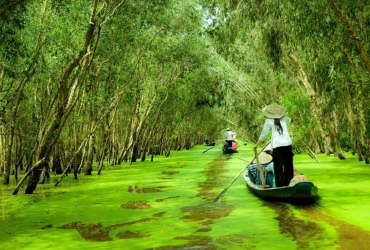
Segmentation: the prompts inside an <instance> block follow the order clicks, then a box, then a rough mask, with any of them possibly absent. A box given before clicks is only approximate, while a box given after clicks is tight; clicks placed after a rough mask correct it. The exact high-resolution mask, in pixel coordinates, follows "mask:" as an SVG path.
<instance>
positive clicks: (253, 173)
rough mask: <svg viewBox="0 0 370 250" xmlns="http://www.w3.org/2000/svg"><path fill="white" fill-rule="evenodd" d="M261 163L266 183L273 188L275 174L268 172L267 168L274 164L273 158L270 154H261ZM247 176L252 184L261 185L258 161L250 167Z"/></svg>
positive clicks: (259, 156)
mask: <svg viewBox="0 0 370 250" xmlns="http://www.w3.org/2000/svg"><path fill="white" fill-rule="evenodd" d="M258 159H259V162H260V164H261V167H262V170H263V172H264V177H263V178H265V183H266V185H268V186H269V187H272V186H273V179H274V178H273V174H272V172H266V171H265V168H266V167H267V166H268V165H269V164H270V163H272V156H271V155H270V154H267V153H266V152H261V153H260V154H259V155H258ZM247 175H248V177H249V179H250V180H251V182H253V183H254V184H255V185H261V184H262V182H261V177H260V171H259V169H258V165H257V162H256V160H253V162H252V163H251V164H250V165H249V166H248V170H247Z"/></svg>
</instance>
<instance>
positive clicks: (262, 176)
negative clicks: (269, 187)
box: [254, 149, 266, 189]
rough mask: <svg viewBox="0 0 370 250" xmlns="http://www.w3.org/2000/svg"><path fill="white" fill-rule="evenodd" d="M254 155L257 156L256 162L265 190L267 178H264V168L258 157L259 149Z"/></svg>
mask: <svg viewBox="0 0 370 250" xmlns="http://www.w3.org/2000/svg"><path fill="white" fill-rule="evenodd" d="M260 153H261V152H260ZM254 155H255V158H256V161H257V166H258V169H259V170H260V178H261V184H262V185H261V188H262V189H263V188H264V187H265V184H266V183H265V177H264V174H263V169H262V166H261V163H260V159H259V157H258V155H257V149H254Z"/></svg>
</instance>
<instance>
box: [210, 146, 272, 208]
mask: <svg viewBox="0 0 370 250" xmlns="http://www.w3.org/2000/svg"><path fill="white" fill-rule="evenodd" d="M269 144H270V142H269V143H267V144H266V145H265V146H264V147H263V148H262V150H261V151H260V153H261V152H262V151H263V150H264V149H265V148H266V147H267V145H269ZM256 151H257V150H256ZM260 153H258V154H260ZM256 156H257V154H256V155H255V156H254V157H253V159H252V160H251V161H250V163H249V164H248V165H247V166H245V167H244V168H243V169H242V170H241V171H240V172H239V173H238V174H237V175H236V176H235V177H234V179H233V180H232V181H231V182H230V184H229V185H228V186H227V187H226V188H225V189H224V190H222V192H221V193H220V194H219V195H218V196H217V197H216V199H215V200H214V201H213V202H217V201H218V200H219V199H220V198H221V196H222V195H224V193H226V191H227V190H228V189H229V187H231V185H232V184H233V183H234V182H235V181H236V179H238V177H239V176H240V175H241V174H242V173H243V172H244V171H245V170H246V169H247V167H248V166H249V165H251V164H252V162H253V161H254V159H256ZM257 159H258V157H257ZM257 164H258V163H257Z"/></svg>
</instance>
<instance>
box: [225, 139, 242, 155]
mask: <svg viewBox="0 0 370 250" xmlns="http://www.w3.org/2000/svg"><path fill="white" fill-rule="evenodd" d="M232 145H233V146H232V147H228V146H227V144H224V146H223V147H222V152H223V153H224V154H231V153H238V143H236V141H233V144H232Z"/></svg>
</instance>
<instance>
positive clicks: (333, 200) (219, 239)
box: [0, 142, 370, 250]
mask: <svg viewBox="0 0 370 250" xmlns="http://www.w3.org/2000/svg"><path fill="white" fill-rule="evenodd" d="M239 146H240V147H239V153H235V154H232V155H223V154H222V152H221V145H216V146H215V147H213V148H210V147H206V146H196V147H195V148H192V149H190V150H184V151H174V152H171V155H170V156H169V157H167V158H166V157H165V156H157V157H155V158H154V162H151V161H150V160H148V161H146V162H136V163H133V164H132V165H129V164H128V163H123V164H122V165H121V166H109V165H108V164H107V166H106V167H105V169H103V171H102V173H101V175H100V176H98V175H96V173H97V172H96V171H94V172H93V175H92V176H83V175H80V176H79V179H78V180H77V181H76V180H74V179H73V176H72V175H70V176H68V177H66V178H65V179H64V180H63V181H62V182H61V183H60V184H59V186H58V187H55V186H54V183H55V182H56V180H57V179H58V178H59V176H52V178H51V179H50V180H49V181H48V183H46V184H43V185H39V186H38V187H37V189H36V193H35V194H33V195H24V194H23V193H24V189H21V190H20V192H19V194H18V195H16V196H13V195H12V191H13V189H14V186H15V183H12V185H10V186H4V185H3V184H0V188H1V189H0V191H1V196H0V209H1V221H0V246H1V249H15V250H17V249H22V250H23V249H279V250H280V249H289V250H290V249H370V203H369V202H368V199H369V197H370V189H369V188H368V186H369V184H370V174H369V171H368V170H369V166H368V165H366V164H365V163H364V162H359V161H358V159H357V157H356V156H352V155H350V154H349V153H347V160H344V161H341V160H339V159H338V158H336V157H334V156H326V155H318V159H319V160H320V163H317V162H316V161H315V160H314V159H312V158H310V157H309V156H308V155H306V154H301V155H296V156H295V157H294V163H295V166H296V167H297V168H298V170H299V172H301V173H304V174H305V175H306V176H307V177H308V178H309V179H310V180H311V181H312V182H314V183H315V185H316V186H318V188H319V194H320V196H321V199H320V200H319V201H318V202H317V203H315V204H311V205H304V206H302V205H294V204H288V203H280V202H267V201H263V200H261V199H260V198H258V197H256V196H254V195H253V194H251V193H250V192H249V191H248V189H247V188H246V185H245V182H244V180H243V178H242V176H240V177H239V178H238V179H237V180H236V181H235V182H234V183H233V184H232V185H231V186H230V188H229V189H228V190H227V192H226V193H225V194H224V195H223V196H222V197H221V198H220V199H219V200H218V201H217V202H213V201H214V199H215V198H216V197H217V196H218V195H219V194H220V193H221V191H223V190H224V188H225V187H227V186H228V185H229V183H230V182H231V181H232V180H233V178H234V177H235V176H236V175H237V174H238V173H239V172H240V171H241V170H242V169H243V168H244V167H245V166H246V165H247V164H248V163H247V161H250V160H251V159H252V158H253V151H252V147H251V146H250V145H246V144H245V143H241V142H240V143H239ZM207 149H209V150H208V151H206V150H207ZM12 181H13V182H15V181H14V180H12Z"/></svg>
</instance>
